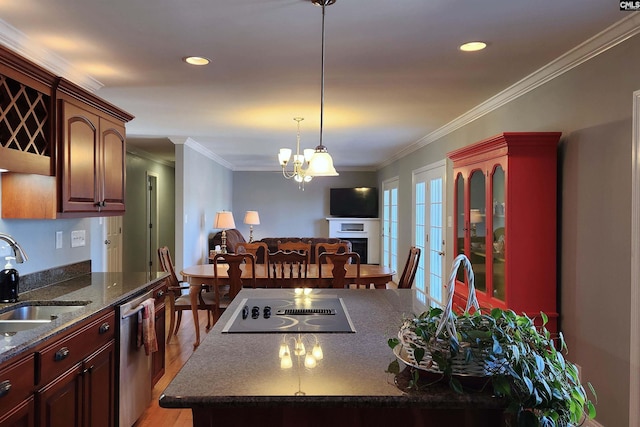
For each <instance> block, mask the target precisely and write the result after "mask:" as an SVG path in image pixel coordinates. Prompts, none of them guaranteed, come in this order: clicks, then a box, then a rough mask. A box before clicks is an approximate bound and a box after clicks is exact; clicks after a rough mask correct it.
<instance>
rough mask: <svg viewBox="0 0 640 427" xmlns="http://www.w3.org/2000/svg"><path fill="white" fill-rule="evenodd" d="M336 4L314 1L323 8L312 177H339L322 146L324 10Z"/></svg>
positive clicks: (310, 170)
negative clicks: (317, 127)
mask: <svg viewBox="0 0 640 427" xmlns="http://www.w3.org/2000/svg"><path fill="white" fill-rule="evenodd" d="M335 2H336V0H312V3H313V4H315V5H316V6H320V7H322V62H321V70H320V145H318V146H317V147H316V149H315V152H314V154H313V157H311V160H310V161H309V167H308V168H307V175H310V176H337V175H338V172H336V168H334V167H333V159H332V158H331V155H330V154H329V152H328V151H327V147H325V146H324V145H323V144H322V129H323V125H324V9H325V7H326V6H330V5H332V4H334V3H335Z"/></svg>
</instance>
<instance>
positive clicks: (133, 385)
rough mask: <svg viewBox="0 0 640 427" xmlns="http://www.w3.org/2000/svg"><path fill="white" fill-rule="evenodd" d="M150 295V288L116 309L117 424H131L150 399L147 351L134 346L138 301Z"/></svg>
mask: <svg viewBox="0 0 640 427" xmlns="http://www.w3.org/2000/svg"><path fill="white" fill-rule="evenodd" d="M148 298H153V293H152V292H151V291H149V292H147V293H145V294H144V295H141V296H139V297H136V298H134V299H132V300H131V301H129V302H126V303H124V304H122V305H120V306H118V309H117V313H116V314H117V315H118V318H119V319H120V335H119V340H118V342H119V344H120V369H119V371H120V376H119V385H118V390H119V395H118V396H119V397H118V400H119V403H120V405H119V417H118V418H119V420H120V423H119V426H120V427H130V426H132V425H133V424H134V423H135V422H136V420H137V419H138V418H140V415H142V413H143V412H144V410H145V409H146V408H147V406H149V403H150V402H151V369H152V365H151V355H149V356H147V355H146V354H145V351H144V346H143V345H142V346H138V343H137V341H138V340H137V338H138V312H140V310H142V305H141V304H142V302H143V301H145V300H147V299H148Z"/></svg>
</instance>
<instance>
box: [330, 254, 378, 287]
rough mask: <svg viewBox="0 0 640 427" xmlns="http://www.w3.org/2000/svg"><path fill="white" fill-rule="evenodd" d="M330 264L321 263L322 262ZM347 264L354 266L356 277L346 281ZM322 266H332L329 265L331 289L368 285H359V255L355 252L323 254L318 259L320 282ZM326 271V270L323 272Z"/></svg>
mask: <svg viewBox="0 0 640 427" xmlns="http://www.w3.org/2000/svg"><path fill="white" fill-rule="evenodd" d="M325 260H326V261H330V262H323V261H325ZM347 263H351V264H355V265H356V277H354V278H351V277H350V278H348V279H347V268H346V265H347ZM322 264H332V265H331V267H330V268H331V275H332V278H331V287H332V288H350V287H352V285H353V287H355V288H359V287H360V286H362V287H368V284H361V283H360V255H359V254H358V253H357V252H343V253H334V252H323V253H321V254H320V256H319V257H318V277H319V279H320V281H321V282H322V278H323V273H322V270H323V268H322ZM325 271H326V270H325Z"/></svg>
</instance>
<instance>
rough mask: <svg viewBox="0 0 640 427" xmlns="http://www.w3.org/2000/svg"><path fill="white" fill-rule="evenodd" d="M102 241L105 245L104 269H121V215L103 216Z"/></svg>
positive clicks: (114, 270) (113, 271) (109, 270)
mask: <svg viewBox="0 0 640 427" xmlns="http://www.w3.org/2000/svg"><path fill="white" fill-rule="evenodd" d="M103 230H104V235H103V239H102V241H103V242H104V245H105V257H106V263H105V266H106V270H105V271H107V272H108V273H116V272H120V271H122V217H121V216H109V217H106V218H105V225H104V227H103Z"/></svg>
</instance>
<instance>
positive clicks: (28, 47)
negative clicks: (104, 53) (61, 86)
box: [0, 19, 103, 93]
mask: <svg viewBox="0 0 640 427" xmlns="http://www.w3.org/2000/svg"><path fill="white" fill-rule="evenodd" d="M0 44H2V45H3V46H6V47H7V48H9V49H11V50H12V51H14V52H16V53H17V54H18V55H20V56H22V57H23V58H26V59H28V60H29V61H31V62H34V63H36V64H38V65H39V66H41V67H42V68H45V69H46V70H48V71H49V72H51V73H53V74H55V75H56V76H60V77H64V78H65V79H67V80H69V81H72V82H73V83H75V84H77V85H78V86H80V87H82V88H83V89H86V90H88V91H89V92H93V93H95V92H96V91H98V90H99V89H100V88H102V86H103V84H102V83H100V82H99V81H98V80H96V79H94V78H93V77H91V76H90V75H88V74H86V73H84V72H82V71H80V70H79V69H77V68H74V66H73V65H71V63H70V62H68V61H67V60H65V59H63V58H62V57H61V56H58V55H56V54H55V53H53V52H51V51H49V50H47V49H43V48H41V47H39V46H38V44H37V43H36V42H34V41H33V40H31V39H30V38H29V37H28V36H27V35H26V34H24V33H23V32H21V31H20V30H18V29H17V28H14V27H12V26H11V25H9V24H8V23H6V22H5V21H3V20H2V19H0Z"/></svg>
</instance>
